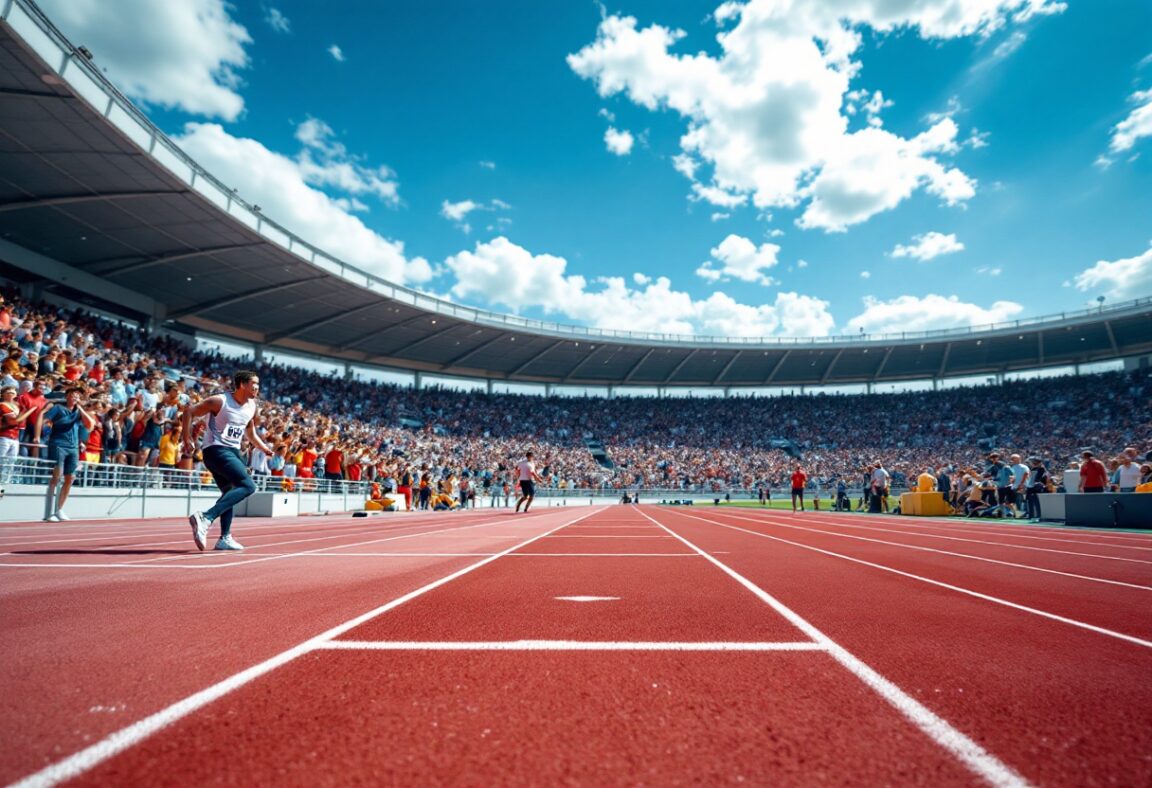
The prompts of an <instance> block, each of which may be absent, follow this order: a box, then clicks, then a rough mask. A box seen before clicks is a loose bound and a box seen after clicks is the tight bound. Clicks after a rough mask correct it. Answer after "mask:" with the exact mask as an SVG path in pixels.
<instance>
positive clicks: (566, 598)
mask: <svg viewBox="0 0 1152 788" xmlns="http://www.w3.org/2000/svg"><path fill="white" fill-rule="evenodd" d="M552 598H553V599H558V600H560V601H561V602H616V601H618V600H619V599H620V597H618V596H554V597H552Z"/></svg>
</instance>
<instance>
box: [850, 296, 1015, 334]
mask: <svg viewBox="0 0 1152 788" xmlns="http://www.w3.org/2000/svg"><path fill="white" fill-rule="evenodd" d="M1023 309H1024V308H1023V307H1022V306H1020V304H1017V303H1014V302H1012V301H997V302H995V303H994V304H992V306H990V307H988V308H987V309H985V308H983V307H980V306H977V305H976V304H967V303H964V302H962V301H961V300H960V299H959V298H957V297H956V296H948V297H944V296H939V295H927V296H924V297H923V298H918V297H917V296H911V295H904V296H899V297H897V298H893V299H892V300H891V301H881V300H879V299H878V298H875V297H873V296H865V298H864V311H863V312H862V313H861V314H859V315H857V316H856V317H854V318H852V319H851V320H849V321H848V323H847V325H846V326H845V329H846V330H847V331H850V332H855V331H859V330H860V329H864V333H866V334H895V333H900V332H904V331H931V330H934V329H941V328H966V327H970V326H984V325H989V324H991V323H1003V322H1006V321H1008V320H1012V319H1014V318H1015V317H1016V316H1017V315H1019V314H1020V312H1021V311H1023Z"/></svg>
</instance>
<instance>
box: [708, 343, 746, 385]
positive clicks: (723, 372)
mask: <svg viewBox="0 0 1152 788" xmlns="http://www.w3.org/2000/svg"><path fill="white" fill-rule="evenodd" d="M742 352H744V351H742V350H737V351H736V352H735V353H733V354H732V358H730V359H728V363H727V364H725V365H724V367H723V368H722V369H721V370H720V374H718V375H717V376H716V377H714V378H712V382H711V383H709V384H708V385H709V386H715V385H716V384H717V383H719V382H720V380H721V379H722V378H723V377H724V376H725V375H727V374H728V370H729V369H731V368H732V365H733V364H735V363H736V359H738V358H740V354H741V353H742Z"/></svg>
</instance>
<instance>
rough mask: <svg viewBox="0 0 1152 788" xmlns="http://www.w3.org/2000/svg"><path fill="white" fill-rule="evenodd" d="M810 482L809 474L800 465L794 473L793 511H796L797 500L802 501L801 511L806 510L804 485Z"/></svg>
mask: <svg viewBox="0 0 1152 788" xmlns="http://www.w3.org/2000/svg"><path fill="white" fill-rule="evenodd" d="M807 483H808V474H806V473H804V469H803V468H801V467H800V466H799V465H797V466H796V470H795V471H794V472H793V473H792V511H796V501H797V500H799V501H800V511H804V485H805V484H807Z"/></svg>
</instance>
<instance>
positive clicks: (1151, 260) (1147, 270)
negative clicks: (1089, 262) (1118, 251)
mask: <svg viewBox="0 0 1152 788" xmlns="http://www.w3.org/2000/svg"><path fill="white" fill-rule="evenodd" d="M1076 287H1077V289H1079V290H1083V291H1087V290H1095V289H1097V288H1100V289H1103V290H1104V294H1105V295H1106V296H1108V297H1109V298H1113V299H1117V300H1127V299H1129V298H1140V297H1141V296H1145V295H1148V294H1150V293H1152V244H1150V245H1149V248H1148V250H1147V251H1146V252H1144V254H1141V255H1137V256H1136V257H1128V258H1124V259H1121V260H1112V261H1109V260H1099V261H1097V262H1096V265H1094V266H1092V267H1091V268H1089V269H1087V270H1085V271H1082V272H1081V273H1079V274H1077V275H1076Z"/></svg>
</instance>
